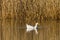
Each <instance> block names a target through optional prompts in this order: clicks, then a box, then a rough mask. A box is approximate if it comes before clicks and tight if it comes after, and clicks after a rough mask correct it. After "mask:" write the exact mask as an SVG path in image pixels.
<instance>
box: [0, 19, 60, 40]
mask: <svg viewBox="0 0 60 40" xmlns="http://www.w3.org/2000/svg"><path fill="white" fill-rule="evenodd" d="M30 24H31V23H30ZM34 24H35V23H32V24H31V25H33V26H34ZM38 27H41V28H38V30H37V31H38V34H36V33H35V31H34V30H33V31H30V32H26V23H23V21H19V20H14V19H12V20H11V19H6V20H0V40H60V21H41V22H40V23H39V24H38Z"/></svg>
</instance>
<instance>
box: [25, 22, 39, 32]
mask: <svg viewBox="0 0 60 40" xmlns="http://www.w3.org/2000/svg"><path fill="white" fill-rule="evenodd" d="M37 24H38V23H36V24H35V26H31V25H28V24H26V27H27V29H26V31H27V32H30V31H32V30H35V32H36V33H38V32H37Z"/></svg>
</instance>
